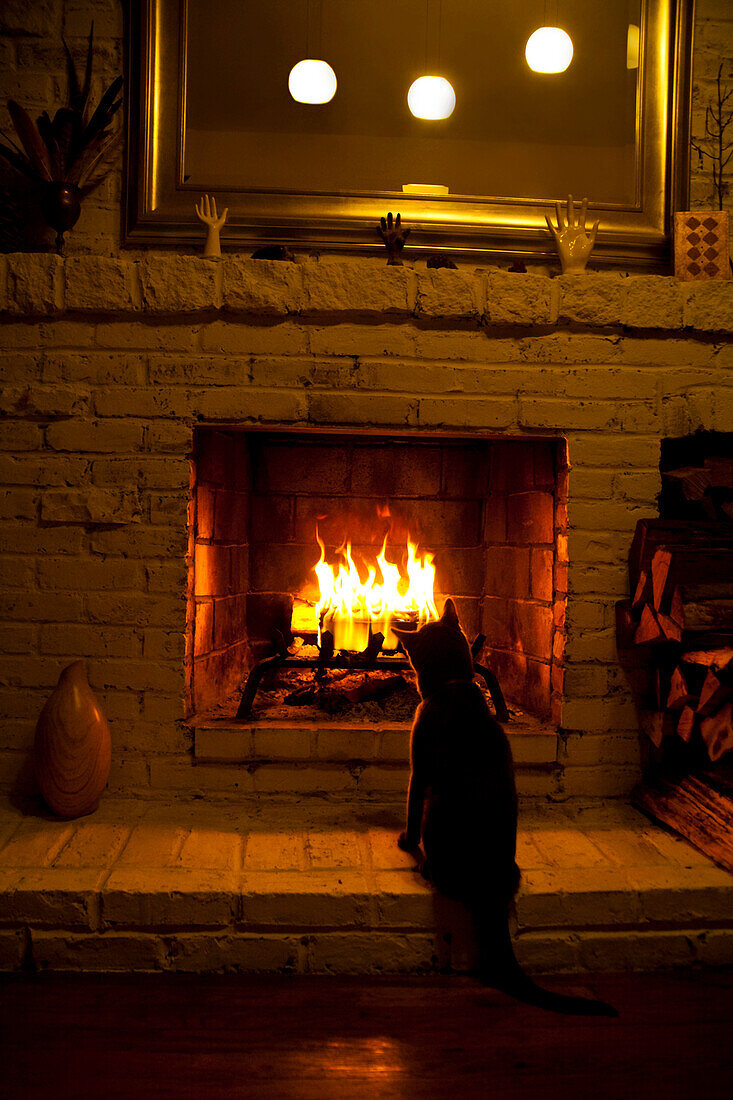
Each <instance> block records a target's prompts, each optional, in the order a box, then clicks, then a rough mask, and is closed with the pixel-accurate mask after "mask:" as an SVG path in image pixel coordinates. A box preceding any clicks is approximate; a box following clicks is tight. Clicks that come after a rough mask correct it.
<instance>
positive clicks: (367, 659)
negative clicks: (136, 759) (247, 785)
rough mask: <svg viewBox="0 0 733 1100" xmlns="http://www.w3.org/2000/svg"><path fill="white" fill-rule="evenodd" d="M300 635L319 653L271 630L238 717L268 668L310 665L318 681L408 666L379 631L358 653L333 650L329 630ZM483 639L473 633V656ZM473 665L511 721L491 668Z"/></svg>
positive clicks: (501, 715) (500, 714) (248, 709)
mask: <svg viewBox="0 0 733 1100" xmlns="http://www.w3.org/2000/svg"><path fill="white" fill-rule="evenodd" d="M299 636H300V637H302V640H303V643H304V644H306V645H315V646H317V647H318V656H317V657H299V656H298V654H297V653H291V652H290V651H289V649H288V646H287V644H286V641H285V637H284V635H283V634H282V632H281V631H280V630H273V633H272V647H273V650H274V652H273V653H271V654H270V655H269V656H267V657H263V658H262V659H261V660H260V661H258V662H257V664H256V665H254V667H253V668H252V670H251V671H250V673H249V676H248V677H247V682H246V683H245V685H244V690H243V692H242V698H241V701H240V703H239V707H238V709H237V714H236V720H237V721H245V720H246V719H248V718H250V716H251V714H252V707H253V705H254V701H255V697H256V695H257V690H258V688H259V686H260V684H261V683H262V680H263V678H264V677H265V676H266V675H267V673H268V672H274V671H275V670H276V669H282V668H293V669H298V670H301V671H302V670H306V669H313V671H314V682H315V683H318V682H320V681H322V680H323V679H324V678H325V676H326V674H327V673H328V672H329V671H345V670H351V671H356V670H361V671H364V672H367V671H373V670H378V671H382V672H397V673H399V672H406V671H408V669H409V668H410V667H411V666H410V663H409V661H407V660H406V659H405V658H404V657H399V656H394V657H393V656H391V655H388V654H386V653H382V644H383V643H384V635H383V634H381V633H375V634H371V635H370V637H369V644H368V646H367V647H366V649H365V650H363V651H362V652H361V653H348V654H344V653H341V652H339V653H338V654H336V652H335V650H334V643H333V634H332V633H331V632H330V631H329V630H324V631H322V632H321V643H320V646H319V645H318V635H317V633H316V632H315V631H312V632H309V631H301V632H299ZM485 641H486V636H485V635H484V634H478V635H477V636H476V638H475V639H474V641H473V644H472V646H471V656H472V657H474V658H475V657H476V656H478V654H479V653H480V652H481V650H482V648H483V645H484V642H485ZM473 667H474V670H475V671H476V673H478V675H479V676H481V677H482V678H483V680H484V682H485V684H486V687H487V689H488V692H489V695H490V696H491V702H492V703H493V706H494V710H495V711H496V717H497V718H498V720H499V721H500V722H509V721H511V718H510V715H509V711H508V709H507V705H506V701H505V699H504V693H503V692H502V690H501V686H500V685H499V681H498V680H497V678H496V676H494V674H493V672H491V671H490V670H489V669H488V668H486V666H485V665H480V664H477V663H476V661H475V660H474V665H473Z"/></svg>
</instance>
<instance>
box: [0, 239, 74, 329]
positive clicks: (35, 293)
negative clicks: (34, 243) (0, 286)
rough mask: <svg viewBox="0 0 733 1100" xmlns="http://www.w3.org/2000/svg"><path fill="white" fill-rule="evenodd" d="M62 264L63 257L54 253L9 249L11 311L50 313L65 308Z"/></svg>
mask: <svg viewBox="0 0 733 1100" xmlns="http://www.w3.org/2000/svg"><path fill="white" fill-rule="evenodd" d="M63 268H64V261H63V260H62V259H61V257H60V256H55V255H53V254H51V253H46V252H30V253H25V252H12V253H10V255H9V256H8V257H7V295H8V311H9V312H10V313H32V314H47V313H56V312H58V311H59V310H60V309H62V308H63Z"/></svg>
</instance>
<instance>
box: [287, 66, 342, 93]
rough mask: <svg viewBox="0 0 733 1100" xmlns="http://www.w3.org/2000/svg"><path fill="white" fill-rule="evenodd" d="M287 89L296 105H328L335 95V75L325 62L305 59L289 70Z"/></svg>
mask: <svg viewBox="0 0 733 1100" xmlns="http://www.w3.org/2000/svg"><path fill="white" fill-rule="evenodd" d="M288 89H289V91H290V94H291V96H292V97H293V99H294V100H295V102H296V103H329V102H330V100H332V99H333V97H334V96H335V95H336V73H335V72H334V71H333V69H332V68H331V66H330V65H329V64H328V62H327V61H316V60H315V59H314V58H306V59H305V60H304V61H299V62H298V64H297V65H293V67H292V69H291V70H290V76H289V77H288Z"/></svg>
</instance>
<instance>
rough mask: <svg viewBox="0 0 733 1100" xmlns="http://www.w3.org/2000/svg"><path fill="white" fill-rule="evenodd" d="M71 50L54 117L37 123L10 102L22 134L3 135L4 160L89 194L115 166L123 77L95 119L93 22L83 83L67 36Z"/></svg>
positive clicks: (45, 115)
mask: <svg viewBox="0 0 733 1100" xmlns="http://www.w3.org/2000/svg"><path fill="white" fill-rule="evenodd" d="M62 42H63V45H64V50H65V53H66V70H67V76H68V94H67V102H66V105H65V106H63V107H60V108H59V109H58V110H57V111H56V113H55V115H54V117H53V120H52V119H51V117H50V116H49V113H48V112H47V111H43V113H42V114H41V115H40V116H39V117H38V119H37V121H36V123H35V124H34V123H33V121H32V120H31V118H30V116H29V115H28V112H27V111H25V110H24V109H23V107H21V106H20V105H19V104H18V103H16V102H15V101H14V100H9V101H8V111H9V112H10V117H11V119H12V122H13V126H14V128H15V132H16V134H17V137H18V142H19V143H18V142H16V141H14V140H13V138H12V137H11V136H10V135H6V134H2V133H1V132H0V136H2V137H3V138H4V141H5V142H6V143H7V144H5V143H3V142H0V159H2V160H5V161H6V162H7V163H8V164H10V165H12V167H13V168H15V169H16V170H17V171H19V172H21V173H22V174H23V175H24V176H26V177H27V178H28V179H32V180H36V181H40V182H42V183H49V184H50V183H57V184H68V185H69V186H72V187H78V188H80V189H81V188H83V190H84V192H85V193H86V194H88V193H89V191H91V190H92V189H93V188H94V187H96V186H97V185H98V184H99V183H101V181H102V179H103V178H104V175H105V174H106V173H107V172H108V171H109V170H110V168H111V167H112V164H113V154H114V152H115V151H116V150H117V147H118V144H119V141H118V139H119V137H120V136H121V129H120V128H119V127H117V128H115V129H114V131H113V130H111V129H110V126H111V124H112V121H113V119H114V118H115V115H116V114H117V112H118V111H119V109H120V107H121V106H122V97H121V96H120V97H119V98H118V94H119V92H120V90H121V88H122V77H121V76H118V77H117V78H116V79H115V80H113V81H112V83H111V84H110V86H109V87H108V88H107V90H106V91H105V92H104V93H103V95H102V97H101V98H100V100H99V103H98V104H97V106H96V108H95V110H94V111H93V112H92V113H91V117H90V118H89V119H87V114H88V112H89V107H90V104H89V93H90V88H91V82H92V69H93V62H94V23H92V25H91V27H90V29H89V40H88V45H87V56H86V65H85V70H84V79H83V82H80V80H79V75H78V73H77V69H76V65H75V63H74V58H73V57H72V54H71V50H70V49H69V47H68V45H67V44H66V42H65V41H64V40H63V39H62Z"/></svg>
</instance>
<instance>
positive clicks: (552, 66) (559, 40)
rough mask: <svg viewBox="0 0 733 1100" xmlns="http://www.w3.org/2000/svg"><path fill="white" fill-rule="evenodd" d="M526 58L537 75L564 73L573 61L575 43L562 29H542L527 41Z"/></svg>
mask: <svg viewBox="0 0 733 1100" xmlns="http://www.w3.org/2000/svg"><path fill="white" fill-rule="evenodd" d="M524 56H525V57H526V58H527V64H528V65H529V67H530V69H533V70H534V71H535V72H536V73H564V72H565V70H566V69H567V67H568V65H569V64H570V62H571V61H572V60H573V42H572V39H571V37H570V35H569V34H567V33H566V32H565V31H564V30H561V29H560V27H540V28H539V29H538V30H536V31H535V32H534V34H531V35H530V36H529V38H528V39H527V46H526V48H525V51H524Z"/></svg>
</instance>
